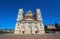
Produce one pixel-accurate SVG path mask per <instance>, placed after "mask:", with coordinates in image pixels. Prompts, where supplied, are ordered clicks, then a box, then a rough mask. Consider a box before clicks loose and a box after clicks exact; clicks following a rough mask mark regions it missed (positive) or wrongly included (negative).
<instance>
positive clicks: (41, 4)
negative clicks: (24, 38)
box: [0, 0, 60, 29]
mask: <svg viewBox="0 0 60 39" xmlns="http://www.w3.org/2000/svg"><path fill="white" fill-rule="evenodd" d="M19 8H23V9H24V11H27V10H31V11H34V12H35V9H36V8H40V9H41V14H42V18H43V23H44V25H46V24H54V23H55V22H57V23H59V24H60V0H0V29H1V28H2V29H4V28H11V29H14V28H15V23H16V18H17V14H18V10H19Z"/></svg>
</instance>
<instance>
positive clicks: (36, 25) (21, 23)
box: [14, 8, 45, 34]
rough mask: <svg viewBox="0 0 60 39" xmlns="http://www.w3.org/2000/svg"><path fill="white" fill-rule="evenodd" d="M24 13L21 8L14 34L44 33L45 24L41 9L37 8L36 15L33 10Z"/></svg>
mask: <svg viewBox="0 0 60 39" xmlns="http://www.w3.org/2000/svg"><path fill="white" fill-rule="evenodd" d="M23 13H24V10H23V9H19V12H18V16H17V21H16V26H15V30H14V34H44V33H45V30H44V25H43V21H42V17H41V11H40V9H39V8H37V9H36V15H35V14H34V12H32V11H31V10H28V11H26V12H25V14H23Z"/></svg>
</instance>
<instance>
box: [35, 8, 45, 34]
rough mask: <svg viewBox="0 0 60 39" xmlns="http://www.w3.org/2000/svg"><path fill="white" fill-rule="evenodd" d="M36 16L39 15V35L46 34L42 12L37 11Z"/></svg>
mask: <svg viewBox="0 0 60 39" xmlns="http://www.w3.org/2000/svg"><path fill="white" fill-rule="evenodd" d="M36 15H37V20H38V23H37V25H38V31H39V34H43V33H45V32H44V25H43V21H42V16H41V11H40V9H39V8H37V9H36Z"/></svg>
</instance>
